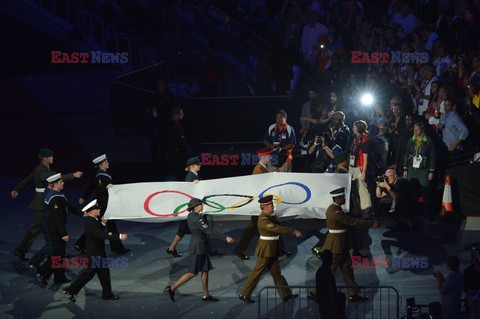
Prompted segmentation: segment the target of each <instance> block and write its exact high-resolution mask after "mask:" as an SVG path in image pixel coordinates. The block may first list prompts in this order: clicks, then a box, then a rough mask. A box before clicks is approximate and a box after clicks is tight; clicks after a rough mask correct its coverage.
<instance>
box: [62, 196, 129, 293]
mask: <svg viewBox="0 0 480 319" xmlns="http://www.w3.org/2000/svg"><path fill="white" fill-rule="evenodd" d="M82 211H84V212H85V213H86V214H87V217H86V218H85V236H86V250H87V256H88V268H87V269H86V270H85V271H84V272H82V273H81V274H80V276H78V278H77V279H76V280H75V281H74V282H73V283H72V284H71V285H70V286H69V287H68V288H66V289H65V290H64V291H63V293H64V294H66V295H68V299H70V300H71V301H73V302H75V295H77V294H78V292H79V291H80V290H81V289H82V288H83V287H84V286H85V285H86V284H87V283H88V282H89V281H90V280H92V278H93V277H94V276H95V274H97V276H98V279H99V280H100V285H101V286H102V290H103V292H102V299H106V300H117V299H119V297H118V296H117V295H114V294H113V292H112V284H111V281H110V269H109V268H108V267H104V266H103V265H104V264H103V262H102V263H101V267H98V268H96V267H95V266H94V267H92V263H93V261H92V259H93V258H106V257H107V253H106V252H105V239H108V240H111V241H112V240H118V241H120V240H125V239H127V234H117V233H112V232H108V233H107V232H106V231H105V225H106V224H105V223H104V222H103V221H102V220H101V219H99V216H100V214H101V210H100V207H99V206H98V205H97V200H96V199H95V200H93V201H92V202H90V203H89V204H88V205H86V206H85V207H84V208H83V210H82Z"/></svg>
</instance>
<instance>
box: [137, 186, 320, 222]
mask: <svg viewBox="0 0 480 319" xmlns="http://www.w3.org/2000/svg"><path fill="white" fill-rule="evenodd" d="M285 185H293V186H298V187H300V188H302V189H303V190H304V191H305V195H306V196H305V199H304V200H302V201H300V202H287V201H284V200H282V198H280V196H279V195H277V194H266V192H267V191H269V190H271V189H272V188H276V187H281V186H285ZM164 193H174V194H180V195H183V196H186V197H187V198H189V199H192V198H193V196H191V195H189V194H186V193H184V192H181V191H176V190H163V191H159V192H155V193H153V194H151V195H149V196H148V197H147V198H146V200H145V203H144V205H143V208H144V209H145V211H146V212H147V213H148V214H150V215H153V216H158V217H169V216H175V217H176V216H178V215H179V214H183V213H185V212H186V211H187V209H186V208H184V207H186V206H188V202H187V203H184V204H181V205H179V206H177V207H176V208H175V209H174V210H173V213H171V214H159V213H155V212H153V211H152V210H151V209H150V207H149V205H150V201H151V200H152V199H153V198H154V197H155V196H157V195H159V194H164ZM267 195H272V196H273V197H274V199H275V201H276V204H287V205H301V204H304V203H306V202H308V201H309V200H310V198H311V197H312V192H311V191H310V189H309V188H308V187H307V186H306V185H304V184H302V183H298V182H287V183H283V184H278V185H273V186H270V187H268V188H266V189H265V190H263V191H262V192H261V193H260V194H259V195H258V197H257V196H250V195H241V194H215V195H208V196H205V197H204V198H203V200H202V201H203V203H204V204H205V205H206V206H209V207H211V208H213V209H215V211H213V212H211V213H220V212H222V211H224V210H226V209H230V210H235V209H237V208H240V207H243V206H246V205H248V204H250V203H251V202H253V200H254V199H256V198H263V197H265V196H267ZM221 196H227V197H243V198H244V199H242V200H241V201H239V202H236V203H234V204H232V205H230V206H227V207H226V206H223V205H222V204H220V203H217V202H214V201H211V200H209V199H210V198H212V197H221Z"/></svg>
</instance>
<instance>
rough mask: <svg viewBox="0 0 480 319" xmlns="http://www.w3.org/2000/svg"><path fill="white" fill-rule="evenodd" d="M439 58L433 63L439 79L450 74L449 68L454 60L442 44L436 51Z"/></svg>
mask: <svg viewBox="0 0 480 319" xmlns="http://www.w3.org/2000/svg"><path fill="white" fill-rule="evenodd" d="M436 56H437V58H436V59H435V60H434V61H433V64H434V65H435V73H436V74H437V76H438V77H441V76H442V75H443V74H444V73H446V72H448V69H449V66H450V64H451V63H452V58H451V57H450V55H448V53H447V52H446V50H445V46H444V45H443V44H440V45H439V46H438V47H437V50H436Z"/></svg>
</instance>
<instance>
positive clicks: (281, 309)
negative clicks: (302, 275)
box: [257, 286, 400, 319]
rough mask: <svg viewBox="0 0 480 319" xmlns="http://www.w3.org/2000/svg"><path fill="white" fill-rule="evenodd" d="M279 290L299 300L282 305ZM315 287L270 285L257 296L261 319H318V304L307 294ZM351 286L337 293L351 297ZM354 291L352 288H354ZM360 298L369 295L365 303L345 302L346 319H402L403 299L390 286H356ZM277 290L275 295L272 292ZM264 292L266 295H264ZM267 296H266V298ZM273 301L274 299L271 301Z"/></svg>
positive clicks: (338, 289)
mask: <svg viewBox="0 0 480 319" xmlns="http://www.w3.org/2000/svg"><path fill="white" fill-rule="evenodd" d="M277 288H290V289H291V290H292V293H294V294H298V298H296V299H293V301H292V300H290V301H288V302H283V301H282V300H281V298H280V296H279V295H278V293H277ZM311 288H314V286H267V287H264V288H262V289H261V290H260V292H259V293H258V298H257V299H258V318H275V319H279V318H312V319H313V318H319V314H318V305H317V304H316V303H315V302H314V301H313V300H309V299H308V297H307V295H308V292H309V291H310V289H311ZM348 288H349V287H348V286H337V291H339V292H345V294H346V295H347V296H348V292H347V290H348ZM352 288H353V287H352ZM355 288H357V289H360V291H361V295H364V296H368V297H369V299H368V300H367V301H366V302H356V303H351V302H349V301H348V298H347V302H346V307H345V309H346V314H345V315H346V318H371V319H399V318H400V304H399V303H400V297H399V294H398V291H397V290H396V289H395V288H394V287H391V286H372V287H367V286H356V287H355ZM271 290H274V292H273V293H272V292H270V291H271ZM262 293H264V294H263V295H262ZM265 293H266V297H264V295H265ZM271 299H273V300H271Z"/></svg>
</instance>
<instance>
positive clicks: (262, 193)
mask: <svg viewBox="0 0 480 319" xmlns="http://www.w3.org/2000/svg"><path fill="white" fill-rule="evenodd" d="M285 185H295V186H299V187H301V188H303V189H304V190H305V193H306V195H307V196H305V199H304V200H303V201H301V202H298V203H292V202H287V201H283V204H288V205H301V204H303V203H306V202H308V201H309V200H310V198H311V197H312V192H311V191H310V188H308V187H307V186H305V185H304V184H301V183H297V182H287V183H283V184H278V185H273V186H270V187H269V188H267V189H265V190H264V191H263V192H261V193H260V195H258V197H259V198H262V197H265V196H264V194H265V192H266V191H268V190H269V189H272V188H275V187H280V186H285ZM278 198H279V197H278Z"/></svg>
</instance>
